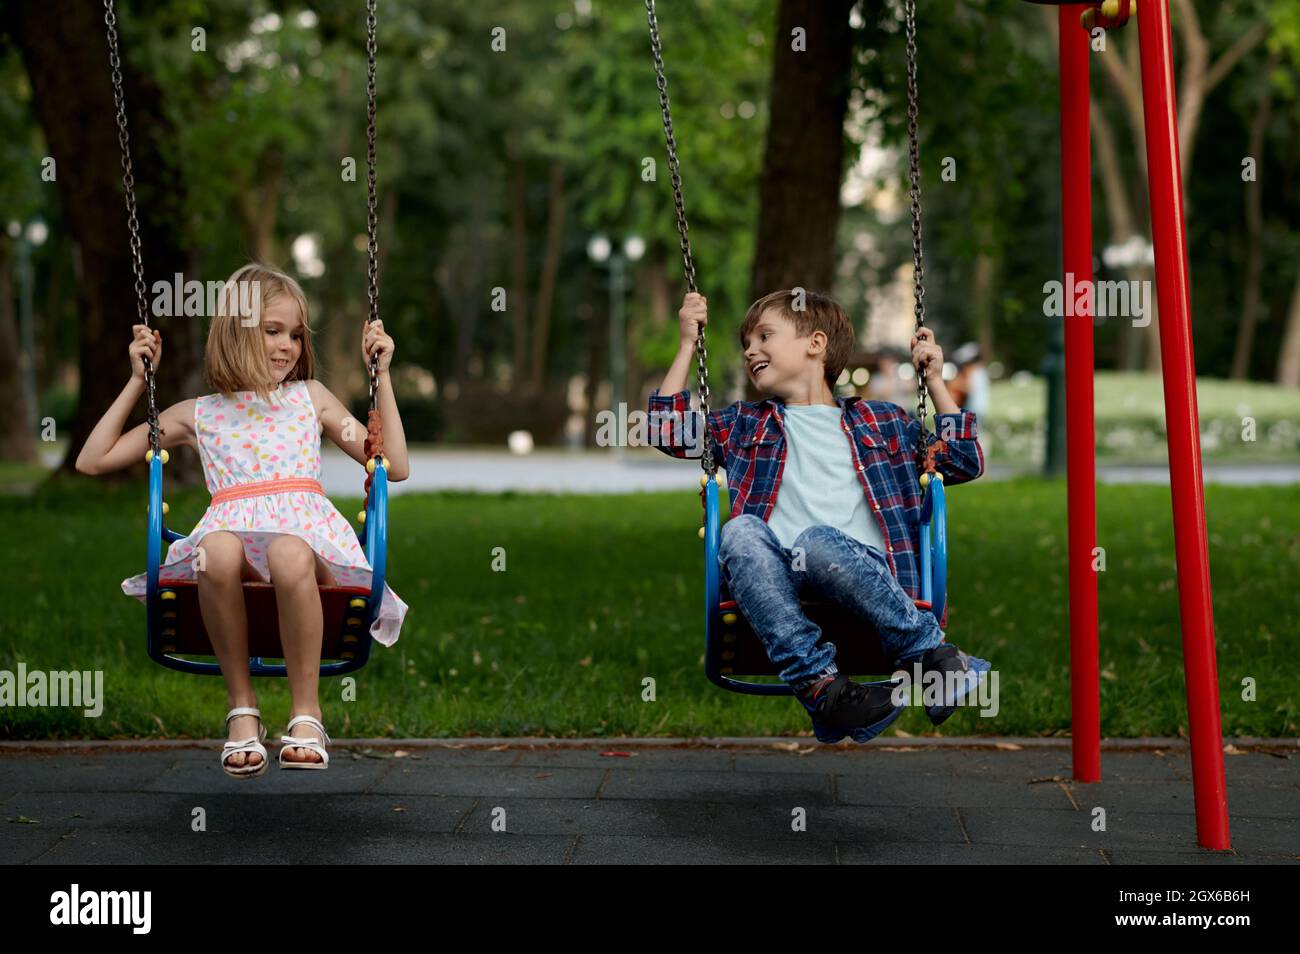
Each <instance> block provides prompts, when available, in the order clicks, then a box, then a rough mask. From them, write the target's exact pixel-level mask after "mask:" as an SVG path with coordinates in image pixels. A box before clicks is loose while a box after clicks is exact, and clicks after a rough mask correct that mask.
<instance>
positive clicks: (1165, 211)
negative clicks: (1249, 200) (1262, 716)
mask: <svg viewBox="0 0 1300 954" xmlns="http://www.w3.org/2000/svg"><path fill="white" fill-rule="evenodd" d="M1138 39H1139V43H1140V45H1141V54H1142V109H1143V113H1144V116H1145V125H1146V140H1147V169H1148V170H1149V171H1148V187H1149V189H1148V191H1149V192H1150V195H1151V237H1152V242H1153V243H1154V245H1155V257H1156V295H1157V297H1158V302H1159V308H1160V354H1161V365H1162V367H1163V369H1164V370H1163V374H1164V390H1165V420H1166V424H1167V425H1168V431H1169V488H1170V493H1171V496H1172V497H1173V507H1174V551H1175V554H1176V559H1177V565H1178V611H1179V617H1180V619H1181V622H1182V632H1183V669H1184V672H1185V674H1186V680H1187V719H1188V733H1189V735H1190V737H1191V748H1192V787H1193V792H1194V794H1195V798H1196V834H1197V840H1198V841H1199V842H1200V843H1201V844H1202V845H1203V846H1204V847H1206V848H1214V849H1220V850H1226V849H1228V848H1229V847H1231V846H1230V844H1229V838H1228V796H1227V786H1226V783H1225V781H1224V772H1223V730H1222V726H1221V724H1220V721H1219V677H1218V670H1217V667H1216V665H1215V657H1214V611H1213V607H1212V605H1211V602H1210V563H1209V555H1208V552H1207V548H1206V542H1205V495H1204V489H1203V487H1202V483H1201V439H1200V418H1199V415H1198V414H1197V411H1196V365H1195V362H1194V360H1193V354H1192V323H1191V311H1190V308H1189V305H1188V293H1187V243H1186V238H1185V233H1184V229H1183V190H1182V173H1181V167H1180V165H1179V159H1178V117H1177V109H1176V105H1175V103H1174V69H1173V57H1172V55H1171V53H1170V38H1169V7H1168V3H1167V2H1166V0H1142V2H1141V3H1139V4H1138Z"/></svg>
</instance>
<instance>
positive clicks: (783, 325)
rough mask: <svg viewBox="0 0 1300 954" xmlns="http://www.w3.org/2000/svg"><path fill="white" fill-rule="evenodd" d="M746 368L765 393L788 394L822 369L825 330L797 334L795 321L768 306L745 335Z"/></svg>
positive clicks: (819, 374)
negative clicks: (805, 335)
mask: <svg viewBox="0 0 1300 954" xmlns="http://www.w3.org/2000/svg"><path fill="white" fill-rule="evenodd" d="M744 346H745V371H746V373H748V375H749V380H750V381H752V382H753V383H754V386H755V387H756V388H758V389H759V390H760V391H762V392H764V393H765V394H772V395H776V396H777V397H781V398H786V399H788V398H790V397H791V396H792V395H796V394H800V393H801V392H802V391H803V390H804V389H806V388H807V387H808V385H809V382H813V383H816V382H820V381H821V380H822V377H823V375H824V373H825V361H824V358H823V354H824V352H825V350H826V334H825V333H824V332H821V331H814V332H813V333H812V334H810V335H808V336H807V337H805V338H800V337H798V335H797V330H796V329H795V326H794V322H792V321H790V320H789V319H788V318H786V317H785V316H784V315H782V314H781V312H780V310H779V309H777V308H767V309H766V310H765V311H764V312H763V314H762V316H761V317H760V318H759V319H758V321H757V322H756V323H755V324H754V327H753V329H752V330H751V331H750V332H749V334H748V335H747V336H746V338H745V341H744Z"/></svg>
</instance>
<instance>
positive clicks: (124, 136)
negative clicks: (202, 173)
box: [104, 0, 162, 454]
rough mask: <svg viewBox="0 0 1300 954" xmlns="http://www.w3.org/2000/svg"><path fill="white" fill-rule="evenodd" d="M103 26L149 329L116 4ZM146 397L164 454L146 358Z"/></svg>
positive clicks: (139, 305) (138, 304)
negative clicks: (105, 31)
mask: <svg viewBox="0 0 1300 954" xmlns="http://www.w3.org/2000/svg"><path fill="white" fill-rule="evenodd" d="M104 26H105V27H106V28H107V31H108V62H109V66H110V67H111V68H112V72H113V103H114V104H115V106H116V107H117V143H118V145H119V146H120V147H121V149H122V186H123V191H124V192H125V195H126V222H127V227H128V228H129V229H130V231H131V268H132V270H133V271H134V272H135V310H136V315H137V317H138V318H139V319H140V322H139V323H140V324H142V325H144V326H145V327H146V328H147V327H148V326H149V309H148V307H147V306H146V304H145V301H146V299H145V284H144V261H143V259H142V258H141V256H140V221H139V218H138V217H137V216H136V207H135V173H134V172H133V171H132V168H131V137H130V136H129V135H128V133H127V130H126V96H125V94H124V93H123V91H122V60H121V57H120V56H119V55H118V51H117V14H116V12H115V11H114V9H113V0H104ZM143 361H144V381H145V393H146V395H147V397H148V402H149V447H150V448H151V449H152V450H153V452H154V454H158V453H159V452H160V451H161V449H162V448H161V440H160V438H159V433H158V403H157V399H156V397H155V395H154V372H153V361H152V360H150V358H149V356H148V355H144V356H143Z"/></svg>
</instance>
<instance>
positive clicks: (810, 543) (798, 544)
mask: <svg viewBox="0 0 1300 954" xmlns="http://www.w3.org/2000/svg"><path fill="white" fill-rule="evenodd" d="M840 536H841V534H840V532H839V531H838V530H836V529H835V528H834V527H825V526H816V527H806V528H805V529H804V530H803V531H801V532H800V534H799V536H797V537H795V538H794V544H793V545H792V546H791V548H790V549H791V550H802V551H803V554H804V559H805V560H806V561H807V563H808V566H809V567H810V568H811V567H812V565H813V563H815V562H817V563H820V562H823V561H826V560H831V559H834V558H835V555H836V554H838V553H839V552H840V549H841V548H840Z"/></svg>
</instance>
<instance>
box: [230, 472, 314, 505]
mask: <svg viewBox="0 0 1300 954" xmlns="http://www.w3.org/2000/svg"><path fill="white" fill-rule="evenodd" d="M290 493H308V494H320V495H321V496H322V497H324V496H325V488H323V487H322V486H321V485H320V481H318V480H312V478H310V477H284V478H281V479H279V480H255V481H253V482H252V483H247V484H236V485H235V486H233V487H224V488H222V489H221V490H218V491H217V492H216V493H215V494H213V495H212V502H213V503H214V504H219V503H225V502H226V501H227V500H240V499H242V498H244V497H262V496H265V495H266V494H290Z"/></svg>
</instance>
